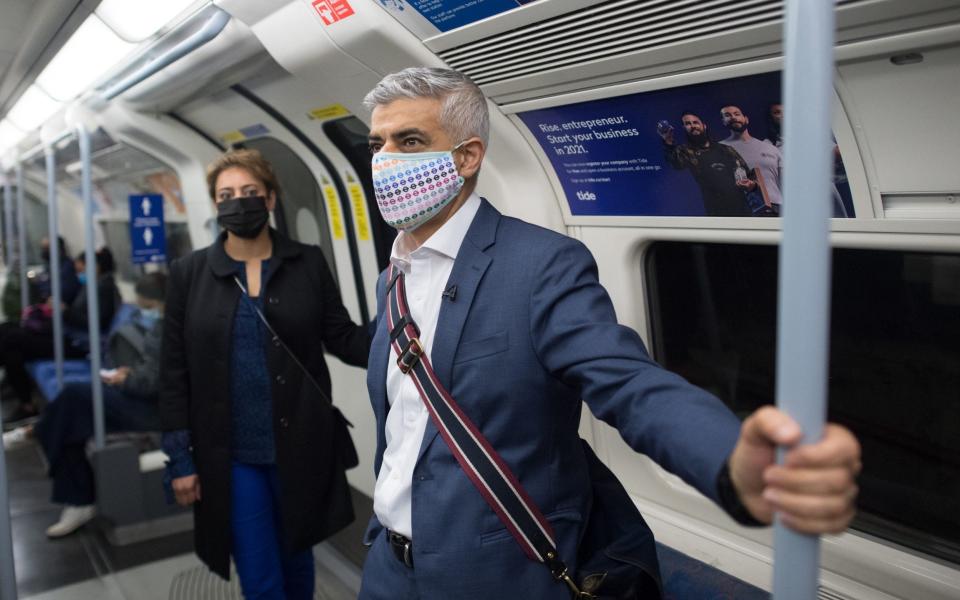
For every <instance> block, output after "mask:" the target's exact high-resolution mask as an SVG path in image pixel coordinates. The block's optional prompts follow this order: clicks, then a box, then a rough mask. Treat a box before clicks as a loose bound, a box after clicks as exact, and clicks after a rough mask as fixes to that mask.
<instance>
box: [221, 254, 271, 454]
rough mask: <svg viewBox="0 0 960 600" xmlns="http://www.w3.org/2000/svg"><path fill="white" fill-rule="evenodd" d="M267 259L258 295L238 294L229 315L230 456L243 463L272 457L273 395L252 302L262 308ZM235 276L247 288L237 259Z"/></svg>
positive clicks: (260, 322)
mask: <svg viewBox="0 0 960 600" xmlns="http://www.w3.org/2000/svg"><path fill="white" fill-rule="evenodd" d="M268 262H269V261H266V260H265V261H263V262H262V263H261V264H262V266H261V269H262V270H261V275H260V280H261V282H262V285H261V288H260V292H261V294H260V295H259V296H257V297H256V298H251V297H248V296H241V297H240V301H239V302H238V303H237V310H236V312H235V313H234V316H233V338H232V340H231V344H230V400H231V407H230V408H231V410H230V414H231V425H232V429H231V451H232V454H233V459H234V460H235V461H237V462H241V463H246V464H257V465H262V464H272V463H273V462H274V461H275V460H276V452H275V449H274V445H273V406H272V405H273V397H272V394H271V389H270V372H269V371H268V369H267V356H266V353H265V352H264V334H265V331H266V328H265V327H264V325H263V322H262V321H261V320H260V317H259V316H258V315H257V312H256V310H255V309H254V305H256V307H257V308H259V309H260V310H261V311H262V310H263V290H264V288H265V287H266V277H265V276H266V272H267V264H268ZM237 271H238V277H239V278H240V281H241V283H243V286H244V288H246V287H247V275H246V269H245V268H244V264H243V263H242V262H237Z"/></svg>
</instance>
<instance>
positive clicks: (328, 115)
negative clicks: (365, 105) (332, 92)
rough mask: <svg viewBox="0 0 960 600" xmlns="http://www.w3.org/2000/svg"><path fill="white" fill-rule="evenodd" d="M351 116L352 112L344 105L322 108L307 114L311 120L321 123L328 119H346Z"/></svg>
mask: <svg viewBox="0 0 960 600" xmlns="http://www.w3.org/2000/svg"><path fill="white" fill-rule="evenodd" d="M349 114H350V111H349V110H347V108H346V107H345V106H344V105H342V104H331V105H330V106H321V107H320V108H315V109H313V110H311V111H310V112H308V113H307V116H308V117H310V118H311V119H317V120H320V121H326V120H327V119H335V118H337V117H346V116H347V115H349Z"/></svg>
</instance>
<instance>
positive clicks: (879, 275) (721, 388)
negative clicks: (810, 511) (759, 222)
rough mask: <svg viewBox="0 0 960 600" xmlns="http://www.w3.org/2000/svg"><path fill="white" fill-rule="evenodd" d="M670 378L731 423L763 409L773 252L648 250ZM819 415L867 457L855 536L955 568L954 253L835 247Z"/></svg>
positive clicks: (958, 427)
mask: <svg viewBox="0 0 960 600" xmlns="http://www.w3.org/2000/svg"><path fill="white" fill-rule="evenodd" d="M645 266H646V283H647V289H648V299H649V305H650V321H651V335H652V345H653V352H654V356H655V358H656V359H657V360H658V361H659V362H660V363H661V364H663V365H664V366H665V367H666V368H668V369H670V370H673V371H676V372H678V373H680V374H681V375H683V376H684V377H686V378H687V379H688V380H690V381H691V382H693V383H695V384H697V385H699V386H702V387H704V388H706V389H708V390H710V391H712V392H714V393H715V394H716V395H717V396H719V397H720V398H722V399H723V400H724V401H725V402H726V403H727V405H728V406H730V408H731V409H732V410H733V411H734V412H735V413H736V414H737V415H738V416H740V417H741V418H743V417H744V416H745V415H747V414H749V413H750V412H751V411H753V410H754V409H755V408H757V407H758V406H760V405H762V404H766V403H771V402H773V398H774V396H773V394H774V365H775V351H776V311H777V248H776V247H772V246H752V245H734V244H704V243H680V242H658V243H655V244H653V245H652V246H651V247H650V250H649V253H648V254H647V258H646V262H645ZM832 302H833V307H832V315H831V321H832V323H831V334H830V371H829V373H830V374H829V377H830V381H829V418H830V419H831V420H833V421H836V422H839V423H842V424H844V425H846V426H848V427H849V428H850V429H852V430H853V431H854V432H855V433H856V435H857V437H858V438H859V439H860V442H861V444H862V446H863V463H864V470H863V473H862V475H861V478H860V481H859V483H860V490H861V492H860V499H859V509H860V511H859V515H858V517H857V519H856V520H855V521H854V524H853V527H854V528H855V529H858V530H860V531H863V532H865V533H868V534H871V535H873V536H876V537H880V538H883V539H886V540H889V541H892V542H894V543H897V544H901V545H903V546H907V547H910V548H913V549H916V550H919V551H921V552H924V553H927V554H930V555H934V556H938V557H940V558H943V559H946V560H949V561H952V562H954V563H960V519H958V518H957V516H956V505H957V504H958V503H960V369H958V368H957V365H960V255H958V254H937V253H923V252H904V251H886V250H860V249H856V250H853V249H836V250H834V253H833V300H832Z"/></svg>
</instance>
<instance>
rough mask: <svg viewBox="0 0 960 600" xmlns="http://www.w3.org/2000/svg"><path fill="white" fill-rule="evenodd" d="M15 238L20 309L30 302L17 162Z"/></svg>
mask: <svg viewBox="0 0 960 600" xmlns="http://www.w3.org/2000/svg"><path fill="white" fill-rule="evenodd" d="M16 173H17V238H18V240H19V242H20V243H19V251H18V252H17V254H19V255H20V256H19V260H18V261H17V264H18V265H19V266H20V308H21V310H22V309H23V308H24V307H26V306H27V305H28V304H29V303H30V290H29V289H27V285H28V284H27V217H26V214H25V213H24V205H25V200H24V195H25V192H24V191H23V165H22V164H21V163H20V162H17V171H16ZM51 248H52V246H51Z"/></svg>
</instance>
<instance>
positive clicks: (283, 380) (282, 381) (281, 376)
mask: <svg viewBox="0 0 960 600" xmlns="http://www.w3.org/2000/svg"><path fill="white" fill-rule="evenodd" d="M286 382H287V380H286V379H284V378H283V375H277V383H279V384H280V385H283V384H285V383H286Z"/></svg>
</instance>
